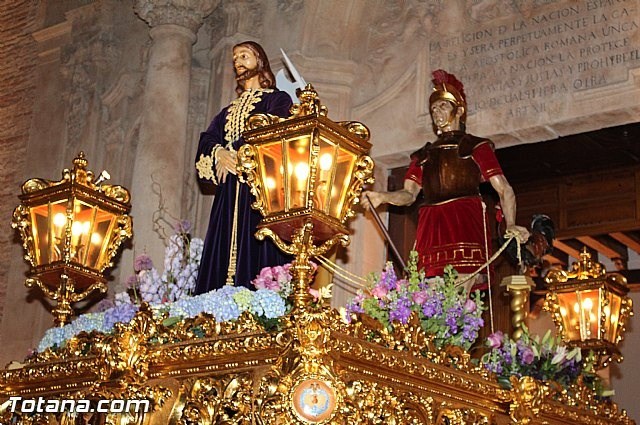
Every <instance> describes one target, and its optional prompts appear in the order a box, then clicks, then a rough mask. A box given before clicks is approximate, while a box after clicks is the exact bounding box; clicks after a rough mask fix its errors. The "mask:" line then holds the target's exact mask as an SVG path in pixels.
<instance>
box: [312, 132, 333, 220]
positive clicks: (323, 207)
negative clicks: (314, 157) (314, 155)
mask: <svg viewBox="0 0 640 425" xmlns="http://www.w3.org/2000/svg"><path fill="white" fill-rule="evenodd" d="M319 147H320V150H319V152H318V165H317V167H318V168H317V172H316V185H315V187H316V192H315V195H314V197H313V207H314V208H316V209H318V210H320V211H322V212H323V213H325V214H329V209H330V207H331V200H332V199H331V191H332V187H333V185H334V183H335V182H334V179H335V170H336V167H335V164H336V163H337V158H338V146H337V145H335V144H334V143H332V142H331V141H329V140H328V139H326V138H324V137H320V140H319Z"/></svg>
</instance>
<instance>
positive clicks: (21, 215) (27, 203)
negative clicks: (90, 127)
mask: <svg viewBox="0 0 640 425" xmlns="http://www.w3.org/2000/svg"><path fill="white" fill-rule="evenodd" d="M86 167H87V160H86V158H85V156H84V153H83V152H80V153H79V154H78V156H77V157H76V158H75V159H74V160H73V169H72V170H69V169H65V170H64V171H63V172H62V180H60V181H50V180H44V179H38V178H36V179H30V180H27V181H26V182H25V183H24V184H23V185H22V195H20V200H21V204H20V205H18V206H17V207H16V209H15V210H14V212H13V220H12V227H13V228H15V229H18V231H19V233H20V236H21V237H22V242H23V247H24V249H25V251H26V254H25V259H26V260H27V262H28V263H29V264H30V266H31V269H30V271H29V273H28V278H27V280H26V282H25V284H26V286H27V287H29V288H31V287H33V286H38V287H39V288H40V289H41V290H42V291H43V292H44V293H45V295H46V296H47V297H48V298H51V299H53V300H56V301H57V305H56V307H55V308H54V309H53V311H52V313H53V315H54V316H55V318H56V319H55V322H56V324H58V325H60V326H62V325H64V324H65V323H67V322H68V321H69V318H70V317H71V316H72V315H73V309H72V308H71V303H73V302H77V301H80V300H82V299H84V298H85V297H87V296H88V295H89V293H91V292H92V291H94V290H99V291H101V292H103V293H104V292H106V291H107V285H106V279H105V278H104V276H103V272H104V271H105V269H106V268H108V267H111V266H112V265H113V263H112V262H111V260H112V258H113V256H114V255H115V254H116V252H117V250H118V247H119V246H120V244H121V243H122V242H123V241H124V240H125V239H127V238H130V237H131V236H132V229H131V217H129V216H128V215H127V214H128V212H129V210H130V209H131V206H130V205H129V199H130V196H129V191H127V189H125V188H123V187H121V186H114V185H107V184H100V182H101V180H102V179H103V178H104V177H105V176H108V174H106V172H105V173H103V175H102V176H101V177H100V178H98V179H97V180H94V177H95V176H94V174H93V172H92V171H87V169H86ZM106 178H108V177H106Z"/></svg>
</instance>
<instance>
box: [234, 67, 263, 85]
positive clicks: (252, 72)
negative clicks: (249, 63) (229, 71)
mask: <svg viewBox="0 0 640 425" xmlns="http://www.w3.org/2000/svg"><path fill="white" fill-rule="evenodd" d="M259 73H260V71H259V70H258V68H257V67H256V68H253V69H247V70H246V71H244V72H243V73H241V74H238V75H236V81H237V82H238V83H243V82H245V81H247V80H249V79H251V78H253V77H255V76H256V75H258V74H259Z"/></svg>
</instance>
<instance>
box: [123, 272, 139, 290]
mask: <svg viewBox="0 0 640 425" xmlns="http://www.w3.org/2000/svg"><path fill="white" fill-rule="evenodd" d="M124 287H125V288H126V289H135V288H137V287H138V276H137V275H135V274H132V275H131V276H129V277H128V278H127V280H126V281H125V282H124Z"/></svg>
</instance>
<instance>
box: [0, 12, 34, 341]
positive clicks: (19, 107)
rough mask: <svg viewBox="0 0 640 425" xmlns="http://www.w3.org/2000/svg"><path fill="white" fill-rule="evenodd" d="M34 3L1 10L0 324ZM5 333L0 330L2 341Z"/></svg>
mask: <svg viewBox="0 0 640 425" xmlns="http://www.w3.org/2000/svg"><path fill="white" fill-rule="evenodd" d="M36 11H37V7H36V3H35V2H33V1H30V0H21V1H16V2H13V3H12V5H11V7H1V8H0V28H1V29H0V40H2V41H1V43H0V88H1V89H0V93H1V95H0V199H1V200H2V201H1V202H0V220H1V221H2V227H1V229H2V231H0V323H1V322H2V321H3V319H4V318H5V308H4V306H5V303H6V300H7V291H8V286H9V285H10V284H11V285H14V284H21V282H13V281H11V282H10V281H9V270H10V264H11V262H12V257H13V256H15V255H16V253H17V252H19V251H16V250H15V249H12V244H13V240H14V237H13V236H14V233H13V231H12V229H11V227H10V223H11V215H12V213H13V207H14V206H15V204H16V201H17V198H16V194H17V192H16V189H17V188H18V187H19V185H20V183H21V178H22V171H23V168H24V167H25V164H27V163H28V160H27V158H25V146H26V142H27V140H28V138H29V129H30V126H31V118H32V107H33V101H34V94H35V93H34V67H35V65H36V60H37V58H36V55H35V52H36V50H35V49H36V46H35V42H34V40H33V39H32V38H31V37H30V33H31V32H32V31H33V30H34V29H35V28H34V26H35V20H36ZM2 341H3V335H2V334H0V345H2Z"/></svg>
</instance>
